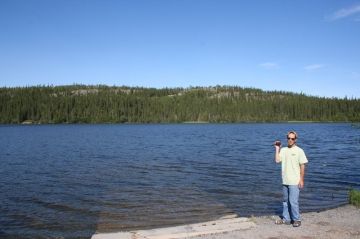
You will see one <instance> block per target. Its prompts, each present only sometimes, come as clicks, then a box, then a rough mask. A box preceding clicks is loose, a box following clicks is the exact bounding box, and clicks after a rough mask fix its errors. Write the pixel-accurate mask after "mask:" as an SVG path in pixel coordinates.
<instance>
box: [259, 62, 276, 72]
mask: <svg viewBox="0 0 360 239" xmlns="http://www.w3.org/2000/svg"><path fill="white" fill-rule="evenodd" d="M260 67H262V68H264V69H267V70H271V69H278V68H279V64H277V63H275V62H265V63H261V64H260Z"/></svg>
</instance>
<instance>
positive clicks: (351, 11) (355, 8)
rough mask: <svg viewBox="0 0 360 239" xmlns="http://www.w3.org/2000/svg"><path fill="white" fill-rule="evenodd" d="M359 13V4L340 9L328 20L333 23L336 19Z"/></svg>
mask: <svg viewBox="0 0 360 239" xmlns="http://www.w3.org/2000/svg"><path fill="white" fill-rule="evenodd" d="M357 13H360V4H357V5H354V6H352V7H348V8H342V9H340V10H338V11H336V12H334V13H333V14H332V15H331V16H330V17H329V18H328V20H330V21H335V20H338V19H342V18H345V17H349V16H352V15H354V14H357Z"/></svg>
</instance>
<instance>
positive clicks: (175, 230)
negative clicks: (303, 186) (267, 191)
mask: <svg viewBox="0 0 360 239" xmlns="http://www.w3.org/2000/svg"><path fill="white" fill-rule="evenodd" d="M277 218H278V216H264V217H251V218H240V217H236V215H235V216H234V215H230V216H228V217H223V218H219V219H218V220H215V221H210V222H204V223H197V224H189V225H183V226H177V227H169V228H159V229H151V230H139V231H131V232H118V233H104V234H95V235H93V237H92V239H181V238H193V239H235V238H236V239H250V238H251V239H252V238H260V239H261V238H263V239H282V238H284V239H297V238H299V239H310V238H314V239H315V238H316V239H318V238H320V239H332V238H333V239H335V238H336V239H338V238H341V239H346V238H351V239H354V238H359V239H360V209H359V208H357V207H355V206H353V205H345V206H341V207H338V208H335V209H330V210H326V211H322V212H309V213H303V214H302V225H301V227H298V228H294V227H292V226H291V225H275V224H274V221H275V219H277Z"/></svg>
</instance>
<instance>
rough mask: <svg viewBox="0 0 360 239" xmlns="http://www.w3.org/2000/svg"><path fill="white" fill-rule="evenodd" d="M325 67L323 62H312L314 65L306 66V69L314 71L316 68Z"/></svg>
mask: <svg viewBox="0 0 360 239" xmlns="http://www.w3.org/2000/svg"><path fill="white" fill-rule="evenodd" d="M323 67H325V66H324V65H323V64H312V65H307V66H305V67H304V69H305V70H307V71H314V70H318V69H320V68H323Z"/></svg>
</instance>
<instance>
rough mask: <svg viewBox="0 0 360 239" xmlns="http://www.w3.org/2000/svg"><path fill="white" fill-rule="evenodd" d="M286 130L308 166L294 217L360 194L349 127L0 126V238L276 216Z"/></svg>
mask: <svg viewBox="0 0 360 239" xmlns="http://www.w3.org/2000/svg"><path fill="white" fill-rule="evenodd" d="M289 129H294V130H296V131H297V132H298V134H299V137H300V138H299V140H298V144H299V146H300V147H302V148H303V149H304V150H305V153H306V154H307V157H308V159H309V164H308V166H307V171H306V178H305V188H304V189H303V190H302V192H301V196H300V201H301V211H302V212H305V211H318V210H324V209H327V208H332V207H336V206H339V205H342V204H345V203H347V194H348V190H349V188H351V187H353V188H357V189H359V188H360V129H359V128H357V127H353V126H352V125H351V124H310V123H309V124H174V125H172V124H170V125H166V124H165V125H162V124H159V125H156V124H155V125H151V124H150V125H39V126H7V125H6V126H5V125H3V126H0V157H1V158H0V192H1V194H0V200H1V204H0V237H1V238H7V237H8V238H13V237H19V238H89V237H91V235H92V234H94V233H95V232H96V231H98V232H110V231H120V230H133V229H144V228H153V227H163V226H170V225H179V224H184V223H193V222H201V221H206V220H211V219H216V218H218V217H221V216H224V215H227V214H229V213H236V214H238V215H239V216H251V215H265V214H276V213H280V212H281V210H282V208H281V205H282V204H281V198H282V194H281V178H280V170H281V166H280V165H279V164H275V163H274V159H273V157H274V148H273V146H272V143H273V141H274V140H275V139H281V140H282V142H283V143H286V140H285V135H286V132H287V131H288V130H289Z"/></svg>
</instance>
